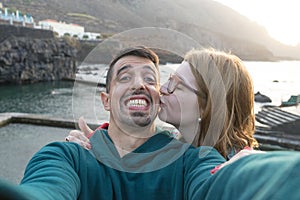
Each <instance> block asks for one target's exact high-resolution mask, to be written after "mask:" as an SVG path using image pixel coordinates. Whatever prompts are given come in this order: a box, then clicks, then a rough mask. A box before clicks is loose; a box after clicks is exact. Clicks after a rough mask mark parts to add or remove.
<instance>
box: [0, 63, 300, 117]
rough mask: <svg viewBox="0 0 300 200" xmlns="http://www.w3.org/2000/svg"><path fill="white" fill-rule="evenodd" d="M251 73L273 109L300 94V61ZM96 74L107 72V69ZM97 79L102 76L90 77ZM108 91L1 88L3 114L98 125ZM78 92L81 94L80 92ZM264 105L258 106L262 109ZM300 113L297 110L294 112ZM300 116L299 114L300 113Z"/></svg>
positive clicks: (261, 66)
mask: <svg viewBox="0 0 300 200" xmlns="http://www.w3.org/2000/svg"><path fill="white" fill-rule="evenodd" d="M244 63H245V65H246V68H247V69H248V71H249V72H250V74H251V76H252V79H253V82H254V91H255V93H256V92H258V91H259V92H260V93H262V94H264V95H267V96H268V97H270V98H271V100H272V103H271V104H272V105H277V106H278V105H280V103H281V101H286V100H288V98H289V97H290V96H291V95H299V94H300V78H299V76H300V61H280V62H247V61H246V62H244ZM178 65H179V64H167V65H161V66H160V74H161V83H164V82H166V81H167V80H168V78H169V74H170V73H172V72H174V71H175V70H176V68H177V67H178ZM101 66H102V68H103V69H102V68H100V69H97V70H104V68H105V67H104V66H103V65H101ZM90 74H91V75H92V76H97V75H98V74H101V73H94V72H93V73H90ZM104 90H105V88H103V87H102V88H101V87H97V86H96V84H94V85H85V84H80V83H78V84H74V83H73V82H65V81H61V82H44V83H36V84H30V85H2V86H0V112H1V113H2V112H24V113H37V114H45V115H50V116H53V117H63V118H69V119H73V118H75V120H76V118H78V117H80V116H79V115H83V116H84V117H86V118H90V119H92V120H97V121H101V122H102V121H107V120H108V117H109V115H108V113H107V112H106V111H105V110H104V108H103V106H102V104H101V100H100V92H101V91H104ZM78 91H79V92H78ZM261 105H262V104H258V103H257V104H256V107H260V106H261ZM293 109H294V110H296V111H299V109H300V106H299V108H298V107H294V108H293ZM299 113H300V112H299Z"/></svg>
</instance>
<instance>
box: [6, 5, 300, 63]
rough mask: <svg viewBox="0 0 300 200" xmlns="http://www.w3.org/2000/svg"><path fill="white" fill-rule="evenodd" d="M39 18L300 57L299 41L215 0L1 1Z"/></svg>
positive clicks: (261, 55) (250, 53) (252, 53)
mask: <svg viewBox="0 0 300 200" xmlns="http://www.w3.org/2000/svg"><path fill="white" fill-rule="evenodd" d="M2 2H3V5H4V6H6V7H10V8H14V9H19V10H20V11H21V12H22V13H26V12H28V13H30V14H31V15H32V16H33V17H34V19H35V21H39V20H44V19H48V18H50V19H55V20H58V21H65V22H67V23H76V24H80V25H82V26H84V27H85V29H86V31H90V32H100V33H101V34H104V35H111V34H114V33H119V32H122V31H125V30H128V29H132V28H138V27H150V26H155V27H165V28H171V29H174V30H177V31H179V32H182V33H185V34H187V35H189V36H191V37H192V38H194V39H195V40H196V41H197V42H199V43H200V44H202V45H203V46H210V47H215V48H219V49H223V50H228V51H229V50H230V51H231V52H233V53H235V54H237V55H239V56H240V57H242V58H244V59H248V60H274V59H281V58H285V59H286V58H298V59H300V53H299V52H300V45H298V46H297V47H290V46H286V45H283V44H281V43H279V42H277V41H275V40H273V39H272V38H270V36H269V35H268V34H267V32H266V30H265V29H264V28H263V27H261V26H259V25H258V24H256V23H254V22H252V21H250V20H249V19H247V18H246V17H244V16H242V15H240V14H239V13H237V12H235V11H233V10H232V9H230V8H228V7H226V6H223V5H222V4H219V3H217V2H214V1H213V0H184V1H183V0H151V1H149V0H85V1H81V0H63V1H61V0H47V1H44V0H26V1H23V0H2Z"/></svg>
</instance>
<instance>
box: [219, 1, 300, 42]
mask: <svg viewBox="0 0 300 200" xmlns="http://www.w3.org/2000/svg"><path fill="white" fill-rule="evenodd" d="M216 1H217V2H219V3H222V4H224V5H226V6H228V7H231V8H232V9H234V10H236V11H237V12H239V13H240V14H242V15H244V16H246V17H248V18H249V19H250V20H253V21H255V22H257V23H258V24H260V25H262V26H264V27H265V28H266V29H267V31H268V33H269V34H270V36H271V37H273V38H274V39H276V40H278V41H280V42H282V43H284V44H288V45H297V44H298V43H299V44H300V26H299V21H298V20H299V19H300V12H299V8H300V6H299V5H300V2H298V1H295V0H277V1H271V0H216Z"/></svg>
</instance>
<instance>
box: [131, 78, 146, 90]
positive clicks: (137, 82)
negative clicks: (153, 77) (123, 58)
mask: <svg viewBox="0 0 300 200" xmlns="http://www.w3.org/2000/svg"><path fill="white" fill-rule="evenodd" d="M141 88H145V81H144V79H143V77H139V76H137V77H135V78H134V81H133V83H132V89H141Z"/></svg>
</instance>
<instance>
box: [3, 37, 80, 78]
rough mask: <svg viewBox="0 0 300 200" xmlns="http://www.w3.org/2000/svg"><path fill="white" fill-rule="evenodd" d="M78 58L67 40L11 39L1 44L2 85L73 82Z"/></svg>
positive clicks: (74, 49) (75, 50)
mask: <svg viewBox="0 0 300 200" xmlns="http://www.w3.org/2000/svg"><path fill="white" fill-rule="evenodd" d="M76 54H77V49H76V48H75V47H73V46H72V45H70V44H68V43H67V42H66V41H65V40H58V39H56V38H48V39H35V38H33V37H15V36H10V37H9V38H6V39H5V40H4V41H2V43H0V83H34V82H40V81H54V80H61V79H64V78H68V79H72V78H74V77H75V72H76V60H75V58H76Z"/></svg>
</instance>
